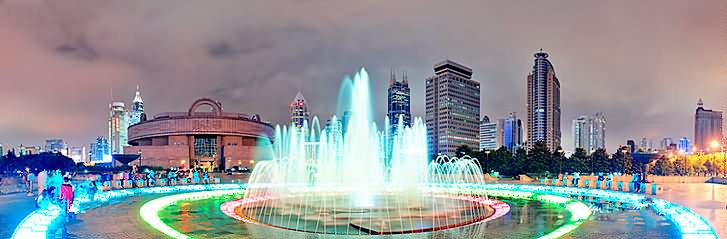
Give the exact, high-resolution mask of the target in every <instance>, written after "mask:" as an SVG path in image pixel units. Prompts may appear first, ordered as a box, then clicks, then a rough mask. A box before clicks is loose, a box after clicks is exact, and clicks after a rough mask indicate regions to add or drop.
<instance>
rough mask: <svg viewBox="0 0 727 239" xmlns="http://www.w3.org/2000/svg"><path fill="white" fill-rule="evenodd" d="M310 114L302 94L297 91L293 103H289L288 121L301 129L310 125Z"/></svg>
mask: <svg viewBox="0 0 727 239" xmlns="http://www.w3.org/2000/svg"><path fill="white" fill-rule="evenodd" d="M309 118H310V112H309V111H308V104H307V102H306V100H305V97H303V94H302V93H300V91H298V94H296V95H295V98H293V101H292V102H290V120H291V123H292V125H293V126H295V127H298V128H301V127H303V126H304V125H305V126H307V125H308V124H309V123H310V119H309Z"/></svg>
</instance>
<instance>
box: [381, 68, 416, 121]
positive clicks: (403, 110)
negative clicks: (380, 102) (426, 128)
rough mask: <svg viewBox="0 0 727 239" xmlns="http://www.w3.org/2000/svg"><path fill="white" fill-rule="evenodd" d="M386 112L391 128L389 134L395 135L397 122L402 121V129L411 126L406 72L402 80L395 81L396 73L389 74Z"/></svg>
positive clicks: (409, 97)
mask: <svg viewBox="0 0 727 239" xmlns="http://www.w3.org/2000/svg"><path fill="white" fill-rule="evenodd" d="M388 93H389V94H388V97H387V100H388V102H387V103H388V104H387V105H388V106H389V107H388V110H387V114H386V116H387V117H388V118H389V125H390V126H391V132H390V133H391V134H392V135H395V133H396V131H397V129H398V127H399V120H402V122H401V123H402V125H403V126H404V127H409V126H411V93H410V90H409V81H408V80H407V79H406V72H404V73H403V75H402V80H401V81H397V80H396V73H395V72H394V71H392V72H391V79H390V80H389V92H388Z"/></svg>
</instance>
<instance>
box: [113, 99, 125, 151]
mask: <svg viewBox="0 0 727 239" xmlns="http://www.w3.org/2000/svg"><path fill="white" fill-rule="evenodd" d="M127 117H128V116H127V112H126V107H125V105H124V102H113V103H111V105H109V136H108V139H109V141H110V142H109V144H110V145H111V153H113V154H123V153H124V146H126V145H127V143H128V134H127V127H128V126H129V125H128V118H127Z"/></svg>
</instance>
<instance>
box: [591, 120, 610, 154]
mask: <svg viewBox="0 0 727 239" xmlns="http://www.w3.org/2000/svg"><path fill="white" fill-rule="evenodd" d="M590 140H591V150H596V149H605V148H606V114H604V113H603V112H596V113H594V114H593V116H592V117H591V134H590Z"/></svg>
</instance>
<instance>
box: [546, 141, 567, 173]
mask: <svg viewBox="0 0 727 239" xmlns="http://www.w3.org/2000/svg"><path fill="white" fill-rule="evenodd" d="M551 159H552V160H553V163H552V164H551V169H550V171H551V172H553V173H555V172H558V174H561V173H564V171H563V167H564V166H565V165H564V164H565V161H566V160H567V159H566V157H565V152H564V151H563V148H561V147H558V149H556V150H555V151H553V155H552V156H551Z"/></svg>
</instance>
